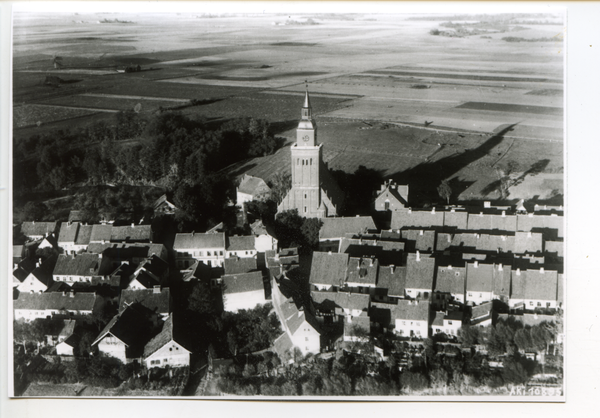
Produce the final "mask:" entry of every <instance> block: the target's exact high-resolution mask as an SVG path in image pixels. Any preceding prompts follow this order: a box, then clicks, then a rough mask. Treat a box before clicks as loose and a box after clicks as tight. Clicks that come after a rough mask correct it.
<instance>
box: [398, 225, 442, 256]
mask: <svg viewBox="0 0 600 418" xmlns="http://www.w3.org/2000/svg"><path fill="white" fill-rule="evenodd" d="M435 236H436V234H435V231H432V230H423V229H405V230H402V239H405V240H407V241H415V250H419V251H425V252H433V251H434V250H435Z"/></svg>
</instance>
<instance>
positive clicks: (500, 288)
mask: <svg viewBox="0 0 600 418" xmlns="http://www.w3.org/2000/svg"><path fill="white" fill-rule="evenodd" d="M510 274H511V269H510V266H509V265H508V266H505V265H500V264H494V267H493V270H492V277H493V279H492V283H493V291H494V294H495V295H500V296H506V297H508V296H510Z"/></svg>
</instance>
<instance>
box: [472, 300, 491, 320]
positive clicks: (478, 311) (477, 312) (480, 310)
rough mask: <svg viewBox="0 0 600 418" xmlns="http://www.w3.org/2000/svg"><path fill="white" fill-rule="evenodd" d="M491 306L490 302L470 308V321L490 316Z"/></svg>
mask: <svg viewBox="0 0 600 418" xmlns="http://www.w3.org/2000/svg"><path fill="white" fill-rule="evenodd" d="M493 306H494V305H493V303H492V302H487V303H482V304H481V305H478V306H473V307H472V308H471V319H472V320H474V319H478V318H482V317H486V316H488V315H490V313H491V312H492V308H493Z"/></svg>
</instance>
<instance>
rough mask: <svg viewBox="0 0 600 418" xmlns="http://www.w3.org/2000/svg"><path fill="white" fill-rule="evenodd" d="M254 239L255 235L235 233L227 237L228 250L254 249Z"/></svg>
mask: <svg viewBox="0 0 600 418" xmlns="http://www.w3.org/2000/svg"><path fill="white" fill-rule="evenodd" d="M254 241H255V238H254V235H245V236H238V235H234V236H233V237H229V238H227V251H253V250H255V245H254Z"/></svg>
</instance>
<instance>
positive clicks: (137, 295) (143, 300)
mask: <svg viewBox="0 0 600 418" xmlns="http://www.w3.org/2000/svg"><path fill="white" fill-rule="evenodd" d="M134 303H139V304H140V305H142V306H144V307H146V308H148V309H150V310H151V311H152V312H154V313H157V314H162V315H164V314H168V313H170V312H171V292H170V290H169V288H168V287H164V288H162V289H160V291H159V292H156V291H155V290H154V289H142V290H131V289H124V290H122V291H121V297H120V298H119V312H122V311H124V310H125V308H126V307H127V306H129V305H131V304H134Z"/></svg>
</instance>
